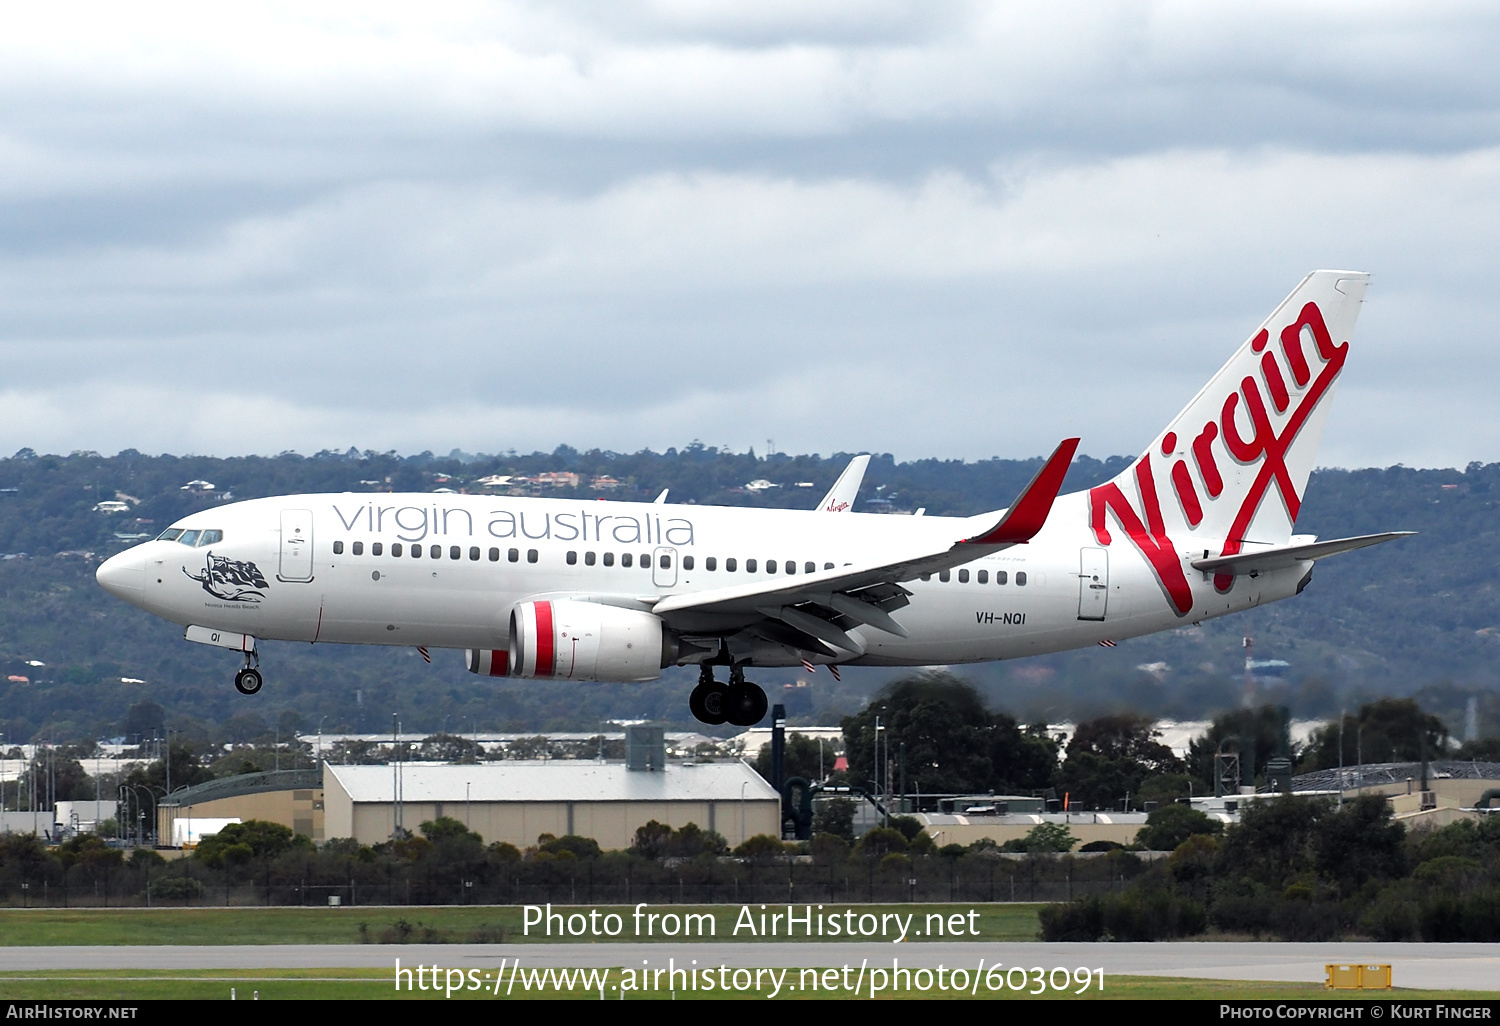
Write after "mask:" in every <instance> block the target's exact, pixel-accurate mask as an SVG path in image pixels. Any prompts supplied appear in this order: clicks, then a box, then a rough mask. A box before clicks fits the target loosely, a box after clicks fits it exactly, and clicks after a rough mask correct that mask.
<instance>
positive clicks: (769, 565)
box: [766, 559, 776, 574]
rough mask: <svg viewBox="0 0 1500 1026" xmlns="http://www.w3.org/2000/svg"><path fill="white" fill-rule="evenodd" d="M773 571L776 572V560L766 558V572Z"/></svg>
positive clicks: (772, 572)
mask: <svg viewBox="0 0 1500 1026" xmlns="http://www.w3.org/2000/svg"><path fill="white" fill-rule="evenodd" d="M775 572H776V560H774V559H768V560H766V573H768V574H774V573H775Z"/></svg>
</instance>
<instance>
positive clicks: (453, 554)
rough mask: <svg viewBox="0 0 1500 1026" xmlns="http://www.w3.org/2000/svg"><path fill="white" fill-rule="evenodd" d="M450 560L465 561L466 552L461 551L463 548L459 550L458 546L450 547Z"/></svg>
mask: <svg viewBox="0 0 1500 1026" xmlns="http://www.w3.org/2000/svg"><path fill="white" fill-rule="evenodd" d="M448 558H449V559H463V558H464V550H463V549H461V548H459V547H458V546H457V545H453V546H450V547H449V549H448Z"/></svg>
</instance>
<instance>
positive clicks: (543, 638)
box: [535, 602, 555, 677]
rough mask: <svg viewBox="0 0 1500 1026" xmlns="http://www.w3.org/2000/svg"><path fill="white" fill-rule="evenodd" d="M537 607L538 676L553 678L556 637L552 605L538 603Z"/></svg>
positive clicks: (549, 603)
mask: <svg viewBox="0 0 1500 1026" xmlns="http://www.w3.org/2000/svg"><path fill="white" fill-rule="evenodd" d="M535 606H536V675H537V676H538V677H550V676H552V670H553V661H554V658H555V652H554V646H553V642H554V640H555V639H554V637H553V634H552V603H551V602H537V603H535Z"/></svg>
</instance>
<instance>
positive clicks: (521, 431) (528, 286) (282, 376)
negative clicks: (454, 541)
mask: <svg viewBox="0 0 1500 1026" xmlns="http://www.w3.org/2000/svg"><path fill="white" fill-rule="evenodd" d="M849 10H850V8H848V7H847V6H845V5H836V4H830V5H807V4H796V5H792V4H783V5H769V6H767V5H759V6H756V7H754V8H751V7H746V6H744V5H710V6H705V5H698V4H675V3H640V4H619V5H608V6H606V7H604V8H600V7H598V6H595V5H581V4H569V5H557V4H510V5H496V6H493V7H489V8H485V9H484V13H483V15H482V16H480V17H478V18H477V20H475V21H473V22H472V23H470V22H464V21H462V20H461V19H456V18H454V17H453V16H452V15H451V14H447V13H444V12H438V13H433V14H416V13H413V14H411V15H410V16H409V17H410V21H409V22H406V23H403V22H402V21H401V20H400V19H401V17H402V16H401V15H397V14H392V13H390V12H389V11H377V12H375V13H374V14H372V15H371V16H370V22H369V24H358V23H355V22H354V21H352V20H351V21H340V18H339V16H337V15H331V16H327V17H323V18H321V19H318V18H314V17H303V16H298V15H292V16H288V17H287V18H286V19H285V20H284V22H278V23H270V22H266V23H260V24H246V25H243V26H237V25H233V24H230V25H226V26H221V27H222V28H223V31H222V32H219V33H210V34H208V35H204V36H203V37H202V38H201V39H197V38H195V37H194V36H193V35H192V32H191V31H189V30H188V29H184V28H183V27H182V26H177V25H162V24H154V23H151V22H150V21H149V20H146V21H142V22H141V23H140V24H139V25H134V24H127V23H126V21H125V20H121V19H123V18H124V16H123V15H122V14H121V12H119V11H118V10H114V11H109V10H105V9H101V13H100V15H99V20H100V22H101V24H100V25H87V26H85V27H84V29H82V30H81V31H82V34H83V37H84V38H82V39H81V40H71V41H70V42H72V43H74V44H75V45H72V46H62V45H60V44H59V43H57V42H53V41H51V36H49V35H48V33H47V31H46V30H47V29H48V25H47V24H46V22H45V16H44V15H41V14H34V15H32V16H31V17H32V20H31V21H29V22H24V23H23V24H21V25H19V26H18V27H17V28H16V29H15V31H14V32H13V33H12V34H11V41H10V42H9V43H7V42H5V41H3V40H0V69H6V70H0V170H3V172H4V173H3V174H0V368H3V370H4V376H3V384H0V388H3V389H4V391H3V392H0V451H13V450H14V449H16V448H19V447H21V446H22V445H29V446H32V447H34V448H48V447H51V448H59V449H72V448H94V449H109V448H111V447H114V448H119V447H124V446H127V445H128V446H136V447H138V448H141V449H144V450H162V449H179V450H180V449H184V448H191V449H196V450H198V451H218V452H224V453H230V452H243V451H275V450H278V449H281V448H296V449H302V450H304V451H310V450H314V449H317V448H322V447H325V446H327V447H334V448H343V447H346V446H347V445H350V444H354V445H358V446H361V447H364V446H372V447H376V448H386V447H394V448H398V449H403V450H419V449H423V448H433V449H439V450H442V451H446V450H447V449H449V448H452V447H453V446H454V445H459V446H461V447H462V448H464V449H467V450H470V451H474V450H477V449H482V450H495V449H504V448H510V447H511V446H517V447H521V448H530V447H536V448H542V449H551V448H552V447H554V446H555V445H556V444H558V443H559V442H568V443H571V444H574V445H580V446H594V445H598V446H602V447H606V448H614V449H628V448H632V447H637V446H644V445H650V446H653V447H658V448H661V447H665V446H667V445H680V444H682V443H683V442H685V441H686V440H688V439H690V438H693V437H701V438H703V439H704V440H705V441H706V442H709V443H711V444H721V443H728V444H732V445H734V446H736V447H744V446H747V445H752V444H754V445H757V446H760V445H761V444H763V440H764V439H765V438H766V437H768V436H770V437H775V438H776V439H777V442H778V445H779V446H781V447H782V448H786V449H802V450H809V451H811V450H817V451H825V452H826V451H832V450H835V449H848V450H853V449H860V448H872V449H882V450H889V451H894V452H896V453H897V454H898V455H900V456H901V457H903V458H906V457H917V456H923V455H933V454H940V455H962V456H969V457H982V456H989V455H992V454H997V453H998V454H1001V455H1007V456H1023V455H1032V454H1035V453H1037V452H1041V451H1044V450H1046V449H1047V448H1049V447H1050V446H1051V445H1052V444H1053V443H1055V441H1056V439H1057V438H1058V437H1061V436H1062V435H1064V434H1070V433H1082V434H1083V435H1084V438H1085V444H1084V448H1085V450H1086V451H1089V452H1092V453H1094V454H1095V455H1100V456H1103V455H1109V454H1112V453H1117V452H1132V451H1136V450H1138V449H1139V448H1140V447H1141V446H1143V445H1144V444H1145V442H1146V441H1147V440H1148V439H1149V437H1150V436H1151V435H1152V434H1153V433H1154V432H1155V431H1156V430H1157V429H1158V428H1159V427H1160V425H1161V424H1162V423H1163V422H1164V421H1165V420H1166V419H1167V418H1169V417H1170V416H1172V415H1173V414H1174V413H1175V412H1176V410H1177V408H1178V407H1180V406H1181V404H1182V403H1183V402H1184V401H1186V399H1187V398H1188V397H1189V396H1190V395H1191V394H1192V393H1193V392H1194V391H1195V390H1196V389H1197V387H1198V386H1199V385H1200V384H1201V383H1202V381H1204V380H1206V378H1207V376H1208V375H1209V374H1210V373H1212V371H1213V370H1214V369H1215V368H1216V367H1217V366H1218V365H1219V364H1220V362H1222V360H1223V359H1224V358H1225V357H1226V356H1227V355H1228V353H1229V352H1230V351H1231V350H1232V349H1233V348H1234V346H1235V345H1237V344H1238V343H1239V342H1240V341H1241V340H1242V339H1243V338H1244V337H1245V335H1246V334H1247V333H1248V332H1249V330H1251V329H1252V328H1253V327H1254V325H1255V324H1257V323H1258V322H1259V320H1260V319H1261V318H1262V317H1264V316H1265V314H1266V313H1268V312H1269V311H1270V309H1271V308H1272V306H1273V305H1274V304H1275V303H1276V302H1277V301H1278V300H1279V299H1280V298H1281V297H1282V296H1283V295H1284V294H1285V293H1286V291H1287V290H1288V289H1289V288H1290V287H1291V286H1292V285H1293V284H1294V283H1295V282H1296V281H1297V280H1298V279H1299V278H1300V277H1301V275H1302V274H1304V273H1306V272H1307V271H1309V270H1311V269H1313V268H1314V267H1319V266H1352V267H1356V268H1360V269H1368V270H1372V271H1374V272H1376V279H1375V284H1374V286H1373V287H1372V289H1371V293H1370V300H1369V304H1368V306H1367V309H1366V311H1365V315H1364V317H1363V319H1362V323H1361V325H1360V333H1359V336H1358V337H1357V349H1356V354H1355V358H1354V359H1352V360H1351V362H1350V367H1349V370H1348V372H1347V375H1346V378H1347V380H1346V381H1345V383H1344V388H1343V389H1342V392H1341V394H1340V395H1339V397H1338V398H1337V400H1336V402H1337V405H1336V407H1335V410H1334V414H1333V416H1332V417H1331V419H1330V424H1329V431H1328V448H1327V452H1328V453H1329V462H1340V463H1371V462H1373V463H1390V462H1395V461H1397V460H1407V461H1409V462H1418V461H1440V462H1448V463H1463V462H1467V461H1468V460H1470V459H1475V458H1493V452H1494V446H1495V443H1496V442H1500V438H1497V437H1496V436H1497V435H1500V430H1497V428H1496V427H1495V423H1494V417H1493V414H1492V413H1486V410H1487V408H1488V407H1487V402H1488V391H1489V387H1490V383H1491V382H1493V381H1494V380H1495V372H1496V370H1497V369H1500V368H1496V366H1495V358H1494V357H1492V356H1491V355H1490V345H1489V341H1490V338H1491V337H1492V335H1493V331H1492V326H1493V324H1494V323H1495V314H1496V312H1497V311H1496V304H1495V301H1494V300H1493V299H1492V298H1491V297H1490V295H1489V292H1490V289H1489V281H1490V278H1491V277H1492V265H1493V257H1494V252H1493V245H1492V243H1491V242H1490V241H1489V240H1492V239H1493V238H1495V237H1496V233H1497V230H1500V223H1497V222H1500V209H1497V204H1500V200H1497V199H1496V197H1497V196H1500V189H1497V188H1496V186H1497V185H1500V150H1497V149H1496V148H1495V147H1496V145H1497V140H1496V132H1495V128H1496V125H1495V99H1496V92H1497V89H1496V86H1497V78H1496V75H1497V73H1496V72H1495V71H1494V69H1493V67H1492V63H1493V62H1492V61H1490V60H1489V59H1488V57H1487V53H1488V52H1489V51H1492V50H1493V49H1494V47H1493V46H1492V43H1493V42H1494V40H1495V38H1496V36H1497V35H1500V32H1497V29H1500V15H1497V14H1492V13H1490V9H1489V8H1487V7H1476V6H1471V5H1451V6H1441V5H1439V6H1437V7H1425V8H1414V7H1410V6H1404V5H1400V6H1380V5H1375V6H1368V5H1366V6H1361V7H1358V8H1355V7H1347V8H1345V7H1306V6H1304V5H1290V4H1286V5H1275V4H1273V5H1266V4H1256V5H1239V4H1225V5H1213V6H1211V7H1210V6H1206V5H1200V4H1140V5H1087V4H1085V5H1055V4H1049V5H1026V4H1020V5H999V6H992V5H979V4H973V5H971V4H946V5H924V4H910V5H908V4H894V3H893V4H884V5H876V6H874V7H870V8H862V9H861V10H862V11H863V13H862V14H861V16H859V17H852V16H851V15H849V13H848V11H849ZM111 19H115V20H113V21H112V20H111ZM424 19H426V20H424ZM242 20H243V19H242ZM23 21H24V19H23ZM111 26H114V27H115V28H116V29H117V31H118V32H119V34H120V38H117V39H116V38H111V37H110V36H109V29H110V27H111ZM236 28H241V29H242V31H240V32H239V34H234V30H235V29H236ZM267 40H276V41H278V43H279V47H269V48H268V47H267V46H266V41H267ZM7 56H8V57H9V58H14V59H13V60H8V59H7ZM205 375H208V376H209V377H210V379H211V380H213V381H214V382H215V387H216V388H217V389H219V391H220V393H221V394H220V395H219V396H218V397H216V398H215V399H214V400H212V401H210V400H206V399H204V398H203V397H202V392H203V382H204V380H205ZM226 383H227V387H228V388H229V389H230V391H231V393H232V396H233V398H232V402H230V403H226V402H225V401H224V400H223V398H222V392H223V390H224V388H225V387H226ZM81 400H82V401H81ZM226 406H232V407H233V409H232V410H227V409H226ZM1460 417H1463V418H1466V420H1465V421H1464V423H1465V429H1464V430H1456V429H1449V428H1444V427H1443V426H1444V425H1453V426H1454V427H1456V425H1457V424H1458V423H1459V418H1460ZM1415 424H1421V425H1422V428H1421V429H1417V428H1415V427H1413V426H1411V425H1415ZM1403 425H1405V426H1403ZM5 445H9V446H10V449H4V446H5Z"/></svg>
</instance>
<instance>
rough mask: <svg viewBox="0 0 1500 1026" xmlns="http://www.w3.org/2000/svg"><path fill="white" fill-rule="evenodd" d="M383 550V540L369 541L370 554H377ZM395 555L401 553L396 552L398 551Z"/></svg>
mask: <svg viewBox="0 0 1500 1026" xmlns="http://www.w3.org/2000/svg"><path fill="white" fill-rule="evenodd" d="M384 550H385V543H384V542H371V543H370V555H372V556H378V555H380V554H381V552H383V551H384ZM396 555H398V556H399V555H401V553H399V552H398V553H396Z"/></svg>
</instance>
